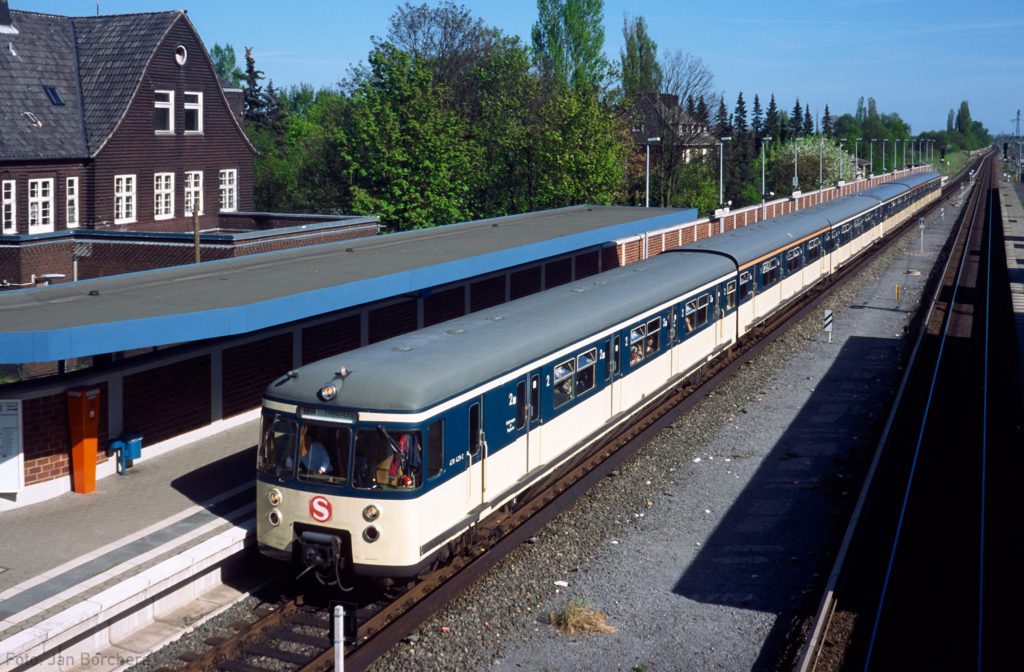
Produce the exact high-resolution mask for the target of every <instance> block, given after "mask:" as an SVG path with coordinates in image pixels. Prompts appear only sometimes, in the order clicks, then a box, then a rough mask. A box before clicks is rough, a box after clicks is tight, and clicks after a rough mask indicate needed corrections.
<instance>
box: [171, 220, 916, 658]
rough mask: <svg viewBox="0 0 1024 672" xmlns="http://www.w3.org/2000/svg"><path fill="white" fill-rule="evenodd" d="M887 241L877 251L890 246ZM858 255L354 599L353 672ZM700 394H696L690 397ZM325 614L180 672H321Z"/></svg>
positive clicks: (288, 617) (766, 338) (294, 618)
mask: <svg viewBox="0 0 1024 672" xmlns="http://www.w3.org/2000/svg"><path fill="white" fill-rule="evenodd" d="M898 237H899V236H898V235H890V236H887V237H886V239H885V240H883V241H880V243H879V244H877V245H876V246H875V247H876V248H877V249H876V251H880V250H881V249H884V248H885V247H886V246H887V245H889V244H892V242H893V241H894V240H896V239H897V238H898ZM872 257H873V255H872V254H862V255H860V257H858V259H857V260H855V261H854V262H851V263H850V264H848V265H847V266H846V267H844V268H843V269H842V270H841V271H840V272H839V273H838V274H836V275H835V276H833V277H832V278H830V279H829V280H828V281H827V282H826V283H823V284H821V285H819V286H818V287H817V288H815V289H814V290H812V291H811V292H809V293H808V294H806V295H805V296H804V297H802V299H801V300H800V301H798V302H795V303H793V304H790V305H788V306H786V307H785V308H784V309H783V310H781V311H779V312H778V313H776V314H775V315H774V316H773V317H772V319H771V320H770V321H769V322H767V323H765V324H763V325H761V326H759V327H758V328H757V329H756V330H755V331H754V333H752V334H751V335H750V336H749V337H747V338H744V339H743V340H742V341H741V343H740V344H739V345H738V346H737V347H735V348H734V349H732V350H731V351H729V352H728V353H727V354H726V355H725V356H723V357H722V358H720V359H719V360H717V361H715V362H713V363H711V364H709V365H707V366H706V367H705V368H703V369H702V370H701V371H699V372H698V373H697V374H696V375H695V376H693V377H691V379H690V380H688V381H686V382H685V383H683V384H681V385H680V386H678V387H676V388H673V389H671V390H668V391H666V392H665V393H664V394H662V395H661V396H659V397H657V398H656V399H653V400H652V401H651V402H650V403H648V405H647V406H646V407H645V408H644V409H641V411H638V412H637V413H635V414H633V416H631V418H630V419H629V422H628V423H625V424H624V426H622V427H621V429H620V430H619V431H616V432H615V433H614V434H611V435H608V436H604V437H601V438H600V439H599V440H595V441H594V444H593V447H592V448H591V449H589V450H588V451H586V452H585V454H584V455H583V456H582V457H580V458H578V459H577V460H576V461H575V462H574V463H573V464H571V465H569V466H568V467H567V468H565V469H563V470H562V471H561V472H560V473H559V474H557V475H556V476H555V477H552V478H551V479H549V480H548V482H546V483H544V484H541V486H542V487H541V486H538V487H536V488H534V489H533V491H531V492H530V493H527V495H526V496H524V497H522V498H520V500H519V501H518V502H517V503H516V504H515V505H514V506H513V507H511V508H506V509H505V510H502V511H499V512H496V513H495V514H494V515H492V516H491V517H490V518H488V519H487V520H485V521H483V522H482V523H481V524H480V525H478V526H477V527H476V529H475V536H474V537H473V538H472V539H469V540H467V543H466V552H465V553H463V554H462V555H459V556H457V557H456V558H455V559H454V560H453V561H452V562H451V563H450V564H448V565H446V566H444V567H442V568H439V569H438V570H436V571H435V572H433V573H431V574H429V575H427V576H424V577H422V578H421V579H420V580H419V581H417V582H416V583H415V584H414V585H412V586H411V587H409V588H408V589H407V590H404V591H402V592H400V593H398V594H396V595H394V596H393V597H391V598H390V599H387V600H385V601H383V602H380V601H369V602H367V603H360V601H359V600H358V599H353V600H352V602H353V604H351V605H350V607H349V613H355V614H356V620H357V621H358V626H357V627H356V629H355V634H354V638H353V641H352V642H351V643H350V644H348V645H347V646H346V647H345V648H346V652H345V665H346V669H349V670H361V669H365V668H366V667H367V666H369V665H370V663H372V661H373V660H375V659H376V658H377V657H378V656H380V655H382V654H383V653H384V652H385V651H387V650H389V649H390V648H391V647H393V646H394V645H395V644H396V643H398V642H399V641H401V639H402V638H404V637H406V636H407V635H408V634H409V633H411V632H413V631H415V630H416V629H417V628H418V627H419V625H420V624H421V623H422V622H423V621H425V620H426V619H427V618H429V617H430V616H431V615H432V614H434V613H435V612H436V611H437V610H439V609H440V608H441V607H442V606H444V605H445V604H446V603H447V602H449V601H450V600H451V599H453V598H454V597H455V596H456V595H458V594H459V593H461V591H462V590H463V589H465V588H466V587H468V586H469V585H471V584H472V583H474V582H475V581H476V580H477V579H478V578H479V577H481V576H482V575H483V574H484V573H485V572H487V571H488V570H489V569H490V568H491V567H492V566H494V565H495V564H496V563H497V562H499V561H500V560H501V559H502V558H504V557H505V556H506V555H508V554H509V553H511V552H512V551H513V550H514V549H515V548H517V547H518V546H519V545H521V544H522V543H523V542H524V541H526V540H527V539H529V538H530V537H532V536H533V535H534V534H536V533H537V532H538V531H539V530H540V529H541V528H542V527H543V526H544V525H546V524H547V523H548V522H550V521H551V520H552V519H553V518H555V517H556V516H557V515H558V514H559V513H561V512H562V511H564V510H565V509H566V508H567V507H568V506H569V505H570V504H571V503H572V502H574V501H575V500H576V499H578V498H579V497H581V496H582V495H583V494H584V493H585V492H587V491H588V490H589V489H590V488H591V487H593V485H594V484H596V483H597V482H598V481H600V480H601V479H602V478H604V477H605V476H607V475H608V474H609V473H611V472H612V471H613V470H615V469H616V468H617V467H618V466H620V465H621V464H622V463H623V462H624V461H625V460H626V459H628V458H629V457H630V456H632V455H633V454H634V453H635V452H636V451H637V450H639V449H640V448H641V447H642V446H643V445H644V444H646V443H647V441H648V440H649V439H651V438H653V437H654V436H655V435H656V434H657V433H658V432H660V431H661V430H662V429H664V428H665V427H666V426H668V425H669V424H671V423H672V422H673V420H674V419H675V418H676V417H678V416H679V415H680V414H682V413H685V412H686V411H687V410H689V409H690V408H691V407H693V406H694V405H696V403H698V402H699V400H700V398H702V397H703V396H704V394H705V393H707V392H709V391H710V390H711V389H713V388H714V387H715V386H716V385H717V383H718V382H719V381H721V380H723V379H724V378H726V377H728V376H729V375H731V374H732V373H733V371H734V370H735V369H736V368H737V367H739V366H741V365H743V364H744V363H746V362H747V361H749V360H750V359H751V358H753V357H754V356H755V355H756V354H757V353H758V352H760V351H761V350H763V349H764V348H765V347H767V345H768V344H769V343H770V342H771V341H772V340H773V339H774V338H775V337H776V336H778V335H780V334H781V333H783V332H784V331H785V329H786V327H787V326H789V325H790V324H792V323H793V322H795V321H798V320H800V319H801V318H803V317H804V316H805V315H806V314H807V313H808V312H809V311H812V310H815V309H816V307H817V306H818V305H819V304H820V302H821V301H822V300H824V299H825V298H826V297H827V296H828V295H829V294H830V293H831V291H832V290H833V289H835V288H837V287H839V286H841V285H842V283H843V282H845V281H846V280H847V279H848V278H850V277H852V276H853V275H855V274H856V273H857V271H858V270H859V269H860V268H861V266H862V265H863V264H866V263H869V262H870V260H871V258H872ZM698 390H699V391H700V394H695V392H697V391H698ZM328 606H329V605H325V604H321V605H311V604H305V603H304V601H303V600H302V599H301V598H299V599H297V600H292V601H288V602H286V603H284V604H283V605H281V606H280V607H278V608H276V609H274V610H273V611H272V612H271V613H268V614H266V615H265V616H264V618H263V619H261V620H260V621H258V622H257V623H256V624H254V625H253V626H251V627H250V628H248V629H246V630H245V631H243V632H240V633H239V634H238V635H237V636H236V637H233V638H230V639H227V640H223V641H215V642H211V644H213V645H214V646H213V648H212V649H211V650H210V651H208V652H207V653H206V654H204V655H203V656H202V657H193V659H192V660H191V661H190V663H189V665H188V666H187V667H186V668H185V669H186V670H210V669H222V670H236V671H240V672H257V671H259V670H303V671H307V670H326V669H330V668H331V667H332V664H333V657H334V654H333V649H332V646H331V638H330V626H329V618H328V616H327V608H328Z"/></svg>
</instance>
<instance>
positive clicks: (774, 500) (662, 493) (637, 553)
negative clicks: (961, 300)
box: [133, 217, 952, 672]
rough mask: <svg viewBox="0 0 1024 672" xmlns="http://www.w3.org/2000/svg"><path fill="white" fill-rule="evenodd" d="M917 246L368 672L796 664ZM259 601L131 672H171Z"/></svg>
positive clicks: (888, 381) (845, 511)
mask: <svg viewBox="0 0 1024 672" xmlns="http://www.w3.org/2000/svg"><path fill="white" fill-rule="evenodd" d="M949 219H952V217H950V218H949ZM948 223H949V222H947V223H946V226H943V227H939V226H931V225H930V226H929V232H928V233H929V241H928V247H931V248H936V249H937V247H938V246H939V245H940V242H939V241H940V239H944V234H943V233H941V232H940V231H939V229H940V228H941V229H944V230H945V229H948ZM932 228H934V229H936V231H935V233H934V234H933V233H932V232H931V229H932ZM932 238H933V239H934V240H932ZM917 247H918V235H917V231H916V230H915V231H913V232H912V233H911V234H909V235H908V236H907V237H906V238H905V239H904V240H903V241H902V242H901V243H900V244H898V245H896V246H894V247H893V248H891V249H890V250H889V251H888V252H887V253H886V254H885V255H883V258H881V259H879V260H876V261H875V262H874V263H873V264H872V266H871V267H870V268H869V269H868V270H866V271H865V272H863V273H861V275H860V276H859V277H858V278H857V279H855V280H854V281H853V282H851V283H849V284H848V285H847V286H846V287H844V288H843V289H841V290H839V291H838V292H836V293H835V294H834V295H833V296H832V298H831V299H829V300H828V301H827V307H829V308H831V309H832V310H834V311H835V329H836V331H835V333H834V343H833V344H828V343H827V337H826V335H825V334H824V333H822V332H821V331H820V329H821V318H820V316H819V315H815V316H813V317H810V318H807V319H805V320H803V321H802V322H801V323H800V324H798V325H797V326H796V327H795V328H793V329H792V330H790V332H789V333H787V334H786V335H784V336H783V337H781V338H780V339H779V340H777V341H776V342H775V343H773V344H772V345H771V346H769V347H768V348H767V349H766V350H765V351H764V352H763V353H762V354H761V355H760V356H759V357H757V358H756V359H755V360H754V361H752V362H751V363H749V364H748V365H746V366H744V367H743V368H742V370H741V371H740V372H739V373H738V374H737V375H736V376H734V377H733V378H732V379H730V380H729V381H727V382H726V383H725V384H724V385H723V386H721V387H720V388H719V389H718V390H717V391H715V392H714V393H713V394H710V395H708V396H707V397H706V398H705V399H704V400H703V401H702V402H701V403H700V404H699V405H698V407H697V408H696V409H695V410H694V411H693V412H691V413H690V414H688V415H687V416H685V417H683V418H680V419H679V420H677V421H676V422H675V423H674V425H673V426H672V427H670V428H669V429H667V430H665V431H664V432H662V433H661V434H660V435H659V436H658V437H657V438H656V439H654V440H653V441H651V442H650V443H649V444H648V445H647V446H646V447H645V448H644V449H642V450H641V451H640V453H638V454H637V456H635V457H634V458H633V459H631V460H630V461H628V462H627V463H626V464H625V465H623V467H622V468H621V469H620V470H618V471H617V472H615V473H614V474H613V475H612V476H611V477H609V478H606V479H604V481H602V482H601V483H600V484H599V485H598V486H597V487H596V488H594V490H593V491H592V492H591V493H589V494H588V495H587V496H585V497H584V498H583V499H582V500H580V501H579V502H577V503H576V504H575V505H574V506H573V507H572V508H571V509H570V510H568V511H567V512H565V513H564V514H562V515H561V516H559V517H558V518H557V519H556V520H555V521H554V522H553V523H551V524H550V525H549V526H548V527H547V528H545V530H544V531H543V532H542V533H541V534H539V535H538V536H537V537H536V538H535V539H534V540H532V543H530V544H527V545H525V546H523V547H522V548H520V549H519V550H517V551H516V552H514V553H513V554H512V555H511V556H510V557H509V558H507V559H506V560H505V561H503V562H502V563H500V564H499V565H498V566H497V567H496V568H495V569H494V570H493V571H492V572H490V574H489V575H488V576H487V577H485V578H484V579H483V580H482V581H480V582H479V583H478V584H477V585H475V586H474V587H472V588H471V589H470V590H468V591H467V592H466V593H465V594H463V595H462V596H461V597H459V598H458V599H457V600H455V602H454V603H452V604H451V605H450V606H449V607H448V608H447V609H445V610H444V611H442V612H441V613H439V614H437V615H436V616H435V617H434V618H433V619H432V620H430V621H428V622H427V623H426V624H425V625H424V626H423V627H421V628H420V630H419V632H417V633H415V634H414V635H412V636H410V637H409V638H408V639H407V640H406V642H404V643H403V644H401V645H399V646H398V647H397V648H396V649H395V650H393V651H392V652H391V653H390V654H388V655H387V656H385V657H384V658H383V659H381V660H379V661H378V662H377V663H376V664H375V666H374V667H373V670H374V671H375V672H398V671H401V672H405V671H408V670H439V671H440V670H445V671H447V670H488V669H490V670H519V669H522V670H548V671H550V672H555V671H556V670H557V671H569V670H616V669H619V670H637V671H639V670H648V671H652V672H653V671H655V670H745V669H751V668H757V669H790V668H791V663H792V660H793V658H794V656H795V655H796V650H797V648H798V647H799V644H800V637H801V635H802V633H801V629H802V627H803V625H804V623H805V619H806V617H807V616H808V615H809V614H811V613H813V611H814V609H815V608H816V606H817V602H818V599H819V595H820V590H821V587H822V585H823V583H824V577H826V576H827V574H828V571H829V569H830V567H831V563H832V560H833V551H832V550H831V549H832V548H833V547H834V546H836V545H837V540H838V538H839V537H840V536H841V535H842V532H843V530H844V528H845V525H846V521H847V518H848V515H849V510H850V508H851V507H852V504H853V502H854V500H855V499H856V496H857V493H858V491H859V487H860V486H859V476H860V475H861V473H862V472H863V471H864V468H865V465H866V463H867V461H869V459H870V451H871V449H872V448H873V447H874V444H875V440H876V437H877V434H878V433H879V432H880V430H881V424H882V422H884V418H885V415H886V413H887V409H886V402H887V400H888V399H889V397H891V395H892V393H894V391H895V388H896V386H897V384H898V380H899V375H900V373H901V371H900V370H899V366H898V364H899V360H900V357H901V350H902V348H903V347H904V342H903V339H902V335H903V328H904V326H905V324H906V322H907V320H908V318H909V312H908V311H911V310H913V309H914V308H915V307H916V304H917V300H918V298H919V293H920V288H921V285H922V284H923V282H924V279H925V276H926V275H927V269H928V268H929V267H930V265H931V263H932V257H920V256H916V253H917ZM910 268H917V269H920V270H921V271H922V275H920V276H912V275H907V273H906V271H907V270H908V269H910ZM897 283H899V284H900V285H901V286H903V296H902V299H901V301H900V303H899V304H896V303H895V301H894V299H893V287H892V286H893V285H894V284H897ZM851 307H852V308H851ZM556 582H559V584H556ZM563 583H564V584H567V585H561V584H563ZM570 599H572V600H575V601H577V602H583V603H585V604H587V605H589V606H591V607H593V608H595V609H596V610H598V611H600V612H602V613H604V614H605V615H606V617H607V620H608V622H609V623H610V624H611V625H612V626H614V627H615V628H616V629H617V631H616V632H615V633H614V634H609V635H575V636H565V635H562V634H559V633H558V632H557V631H556V630H555V629H554V628H553V627H551V626H550V625H548V624H547V615H548V613H549V612H550V611H552V610H554V609H558V608H561V607H563V606H564V605H565V604H566V603H567V602H568V600H570ZM258 603H259V600H258V599H257V598H247V599H246V600H244V601H243V602H241V603H239V604H238V605H236V606H235V607H233V608H232V609H230V610H229V611H228V612H226V613H225V614H224V615H223V616H222V617H219V618H217V619H215V620H214V621H212V622H210V623H207V624H204V625H203V626H201V627H200V628H199V629H198V630H197V632H196V633H195V635H193V636H191V637H189V638H186V639H185V640H182V641H181V642H177V643H174V644H172V645H170V646H168V647H165V648H164V649H163V650H161V651H160V652H158V653H157V654H154V655H153V656H151V657H150V658H149V659H147V660H146V661H144V662H143V663H142V664H140V665H138V666H136V667H135V668H133V669H134V670H136V671H137V672H151V671H152V670H156V669H158V668H160V667H165V666H166V667H171V668H174V667H178V666H180V661H176V660H175V657H176V656H177V654H178V653H180V652H181V651H185V650H190V647H191V646H192V645H190V644H189V643H188V640H198V641H201V640H202V639H205V638H208V637H212V636H226V635H227V634H228V633H229V632H230V631H231V625H230V624H231V623H232V622H237V621H248V620H252V617H251V612H252V610H253V609H254V607H255V606H256V605H257V604H258ZM780 661H781V662H780Z"/></svg>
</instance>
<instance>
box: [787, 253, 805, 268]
mask: <svg viewBox="0 0 1024 672" xmlns="http://www.w3.org/2000/svg"><path fill="white" fill-rule="evenodd" d="M803 262H804V260H803V257H802V256H801V255H800V248H799V247H796V248H793V249H792V250H790V251H789V252H786V270H787V271H788V272H789V273H793V272H795V271H799V270H800V267H801V266H803V265H804V264H803Z"/></svg>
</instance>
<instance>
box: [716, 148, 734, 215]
mask: <svg viewBox="0 0 1024 672" xmlns="http://www.w3.org/2000/svg"><path fill="white" fill-rule="evenodd" d="M730 140H732V136H731V135H727V136H725V137H724V138H719V139H718V209H719V210H721V209H722V208H723V207H724V206H725V182H724V181H723V179H722V178H723V176H724V171H725V161H724V160H723V158H722V155H723V154H724V149H725V143H727V142H729V141H730Z"/></svg>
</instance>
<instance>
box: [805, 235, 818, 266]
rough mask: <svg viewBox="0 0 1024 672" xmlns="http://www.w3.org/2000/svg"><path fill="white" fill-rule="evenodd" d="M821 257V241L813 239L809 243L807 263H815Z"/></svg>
mask: <svg viewBox="0 0 1024 672" xmlns="http://www.w3.org/2000/svg"><path fill="white" fill-rule="evenodd" d="M820 256H821V241H820V240H818V239H817V238H811V239H810V240H808V241H807V261H815V260H816V259H818V257H820Z"/></svg>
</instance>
